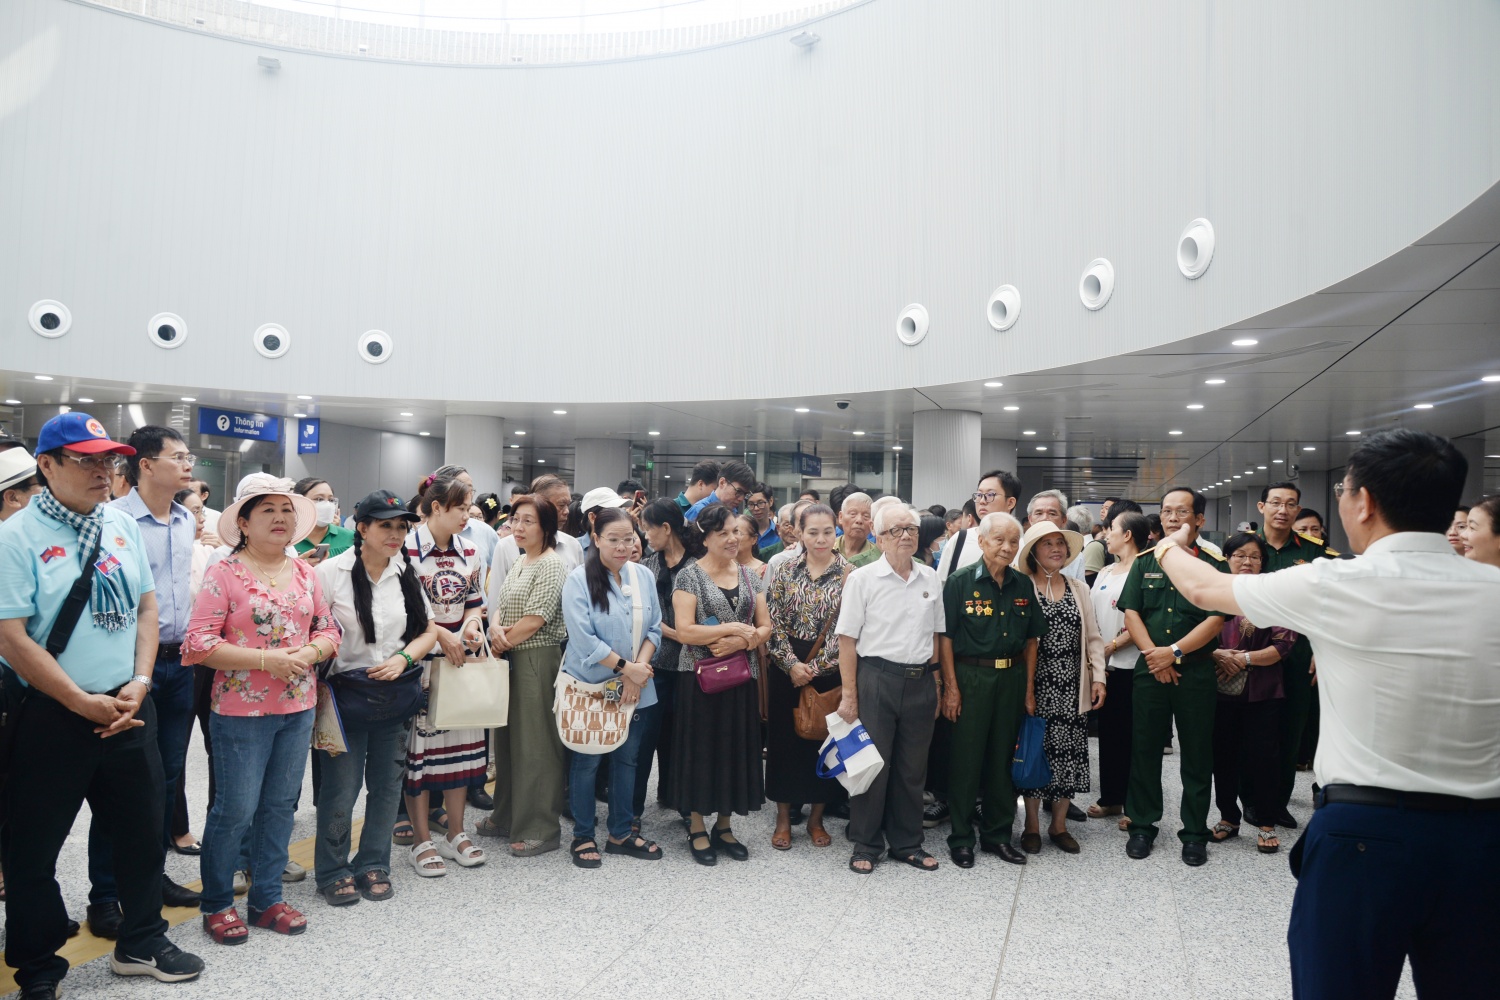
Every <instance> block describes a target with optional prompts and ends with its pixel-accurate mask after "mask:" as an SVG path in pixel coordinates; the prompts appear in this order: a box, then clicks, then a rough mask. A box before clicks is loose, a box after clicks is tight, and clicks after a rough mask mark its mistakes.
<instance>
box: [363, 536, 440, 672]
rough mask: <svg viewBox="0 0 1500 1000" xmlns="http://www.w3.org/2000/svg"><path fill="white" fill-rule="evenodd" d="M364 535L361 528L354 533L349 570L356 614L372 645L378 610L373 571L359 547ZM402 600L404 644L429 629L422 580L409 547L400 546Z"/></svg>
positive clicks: (366, 639) (367, 641) (402, 641)
mask: <svg viewBox="0 0 1500 1000" xmlns="http://www.w3.org/2000/svg"><path fill="white" fill-rule="evenodd" d="M364 543H365V539H364V535H362V534H360V533H359V531H357V530H356V531H355V532H354V568H353V569H352V570H351V571H350V575H349V580H350V583H351V584H353V587H354V615H355V617H356V618H358V619H359V628H360V631H361V632H363V633H364V634H365V642H366V643H368V644H369V645H372V646H373V645H374V644H375V612H374V609H373V595H372V592H371V588H370V572H369V570H367V569H365V564H364V558H363V556H362V555H361V553H360V550H361V549H363V548H364ZM401 561H402V563H403V565H402V567H401V600H402V602H403V603H404V604H405V605H406V631H405V632H403V633H402V634H401V643H402V645H405V644H406V643H408V642H411V641H412V640H413V639H415V638H416V637H417V636H419V635H421V634H422V633H423V632H425V631H427V604H426V602H425V601H423V600H422V581H420V580H419V579H417V571H416V568H415V567H414V566H412V564H411V553H410V552H408V551H407V549H406V546H405V545H402V546H401Z"/></svg>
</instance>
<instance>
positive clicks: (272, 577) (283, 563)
mask: <svg viewBox="0 0 1500 1000" xmlns="http://www.w3.org/2000/svg"><path fill="white" fill-rule="evenodd" d="M245 555H246V557H248V558H249V559H250V562H251V563H252V564H253V565H254V566H255V568H256V569H257V570H259V571H260V574H261V575H262V576H264V577H265V578H266V579H267V580H268V581H270V586H271V589H272V590H275V589H276V588H277V583H276V578H277V577H279V576H281V574H282V573H284V572H285V571H286V567H287V564H288V563H290V562H291V560H290V559H288V558H287V555H286V553H285V552H283V553H282V554H281V565H280V566H278V567H277V568H276V572H274V573H272V572H270V571H269V570H267V569H266V568H265V567H264V566H262V565H261V564H260V560H259V559H256V558H255V557H254V556H251V555H250V553H249V552H248V551H246V553H245Z"/></svg>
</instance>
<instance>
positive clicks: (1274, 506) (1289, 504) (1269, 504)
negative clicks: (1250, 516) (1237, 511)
mask: <svg viewBox="0 0 1500 1000" xmlns="http://www.w3.org/2000/svg"><path fill="white" fill-rule="evenodd" d="M1341 485H1342V484H1341ZM1261 502H1262V504H1263V506H1264V507H1265V508H1266V510H1297V509H1299V508H1301V506H1302V505H1301V504H1300V503H1298V502H1297V501H1295V500H1263V501H1261Z"/></svg>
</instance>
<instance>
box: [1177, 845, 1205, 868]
mask: <svg viewBox="0 0 1500 1000" xmlns="http://www.w3.org/2000/svg"><path fill="white" fill-rule="evenodd" d="M1207 862H1208V848H1207V847H1205V846H1204V845H1202V844H1183V845H1182V863H1183V864H1185V865H1187V866H1188V867H1189V868H1197V867H1198V866H1199V865H1202V864H1206V863H1207Z"/></svg>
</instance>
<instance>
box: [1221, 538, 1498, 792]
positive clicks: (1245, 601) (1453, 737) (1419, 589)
mask: <svg viewBox="0 0 1500 1000" xmlns="http://www.w3.org/2000/svg"><path fill="white" fill-rule="evenodd" d="M1233 581H1234V596H1235V599H1236V600H1237V601H1238V602H1239V605H1240V608H1241V609H1242V610H1243V611H1244V612H1245V615H1246V616H1247V617H1248V618H1249V619H1250V620H1251V621H1252V622H1254V623H1255V624H1256V625H1259V626H1261V627H1263V628H1265V627H1270V626H1273V625H1282V626H1285V627H1287V628H1290V629H1293V630H1294V631H1297V632H1300V633H1302V634H1303V635H1305V636H1307V637H1308V638H1309V639H1310V640H1311V641H1312V648H1313V654H1314V655H1315V656H1316V657H1317V665H1318V686H1317V691H1318V700H1319V704H1320V705H1321V707H1322V722H1321V723H1320V729H1319V735H1318V754H1317V760H1316V761H1315V763H1314V766H1313V770H1314V771H1315V772H1316V774H1317V776H1318V780H1319V781H1320V782H1322V783H1323V784H1325V785H1333V784H1352V785H1368V786H1374V787H1377V788H1391V789H1396V790H1398V791H1404V792H1435V793H1439V794H1444V795H1459V796H1463V797H1465V798H1474V799H1488V798H1500V614H1497V613H1496V610H1495V609H1496V608H1497V607H1500V570H1497V569H1495V568H1494V567H1492V566H1485V565H1482V564H1480V563H1477V562H1474V561H1473V560H1470V559H1463V558H1460V557H1458V556H1456V555H1454V554H1453V549H1452V547H1451V546H1449V544H1448V542H1447V540H1446V539H1444V538H1443V536H1442V535H1436V534H1428V533H1425V532H1401V533H1397V534H1394V535H1387V536H1386V537H1384V538H1381V539H1379V540H1378V541H1376V542H1374V543H1372V544H1371V545H1370V547H1369V548H1368V549H1366V550H1365V553H1364V554H1363V555H1362V556H1360V557H1359V558H1358V559H1348V560H1340V559H1318V560H1316V561H1314V562H1311V563H1308V564H1306V565H1303V566H1292V567H1289V568H1287V569H1284V570H1281V571H1280V572H1278V573H1270V574H1267V575H1264V576H1235V577H1233Z"/></svg>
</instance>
